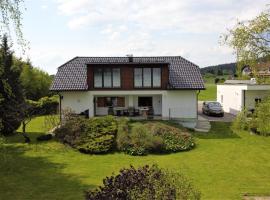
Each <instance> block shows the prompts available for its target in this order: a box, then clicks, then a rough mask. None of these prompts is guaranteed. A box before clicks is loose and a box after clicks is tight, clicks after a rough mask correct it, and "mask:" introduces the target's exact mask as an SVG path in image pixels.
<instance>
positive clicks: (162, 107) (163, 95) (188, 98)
mask: <svg viewBox="0 0 270 200" xmlns="http://www.w3.org/2000/svg"><path fill="white" fill-rule="evenodd" d="M61 95H62V96H63V99H62V102H61V103H62V109H66V108H70V109H71V110H72V111H74V112H75V113H78V114H79V113H81V112H83V111H85V110H87V109H89V116H90V117H92V116H94V97H95V96H125V97H126V98H125V100H126V102H125V106H126V107H128V106H132V105H133V106H134V107H135V108H136V107H137V106H138V96H153V107H154V112H155V114H156V115H159V114H161V115H162V118H164V119H184V120H190V119H192V120H196V119H197V93H196V91H195V90H140V91H136V90H131V91H124V90H122V91H119V90H118V91H78V92H61ZM102 109H103V110H102ZM104 109H106V108H101V109H100V110H99V111H98V112H100V113H101V114H106V113H107V110H106V111H104ZM96 111H97V110H96Z"/></svg>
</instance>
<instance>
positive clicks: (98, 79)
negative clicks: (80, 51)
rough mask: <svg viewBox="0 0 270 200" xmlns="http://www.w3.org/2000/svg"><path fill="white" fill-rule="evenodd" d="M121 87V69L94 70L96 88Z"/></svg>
mask: <svg viewBox="0 0 270 200" xmlns="http://www.w3.org/2000/svg"><path fill="white" fill-rule="evenodd" d="M120 86H121V77H120V68H96V69H95V70H94V87H95V88H119V87H120Z"/></svg>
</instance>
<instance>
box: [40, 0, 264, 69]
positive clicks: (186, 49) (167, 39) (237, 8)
mask: <svg viewBox="0 0 270 200" xmlns="http://www.w3.org/2000/svg"><path fill="white" fill-rule="evenodd" d="M53 1H54V2H56V5H57V8H58V14H59V15H61V16H64V17H66V18H67V20H68V22H67V26H68V27H69V28H70V29H71V30H72V32H71V33H77V34H80V33H84V34H85V33H88V34H89V35H90V34H91V37H93V38H95V37H98V38H101V39H100V41H98V42H96V43H95V44H91V45H90V46H89V44H86V43H85V44H80V45H78V46H69V47H68V48H70V49H72V50H70V51H69V52H67V51H66V49H67V47H63V49H58V50H57V51H56V50H55V51H53V52H52V51H50V50H49V49H50V48H49V47H48V49H46V48H45V50H48V51H50V52H51V53H50V55H47V56H46V57H44V55H42V54H43V51H42V53H41V55H40V56H37V59H36V60H37V61H36V62H39V61H40V62H48V63H49V62H50V63H55V64H58V65H59V64H61V62H65V61H66V60H64V59H68V58H71V57H74V56H80V55H84V56H116V55H117V56H124V55H126V54H128V53H132V54H134V55H135V56H143V55H144V56H150V55H182V56H184V57H186V58H188V59H190V60H191V61H193V62H195V63H196V64H199V65H200V66H207V65H212V64H218V63H223V62H230V61H233V59H234V56H233V55H232V50H231V49H229V48H228V47H226V46H220V45H219V43H218V38H219V35H221V34H222V33H224V32H226V29H227V28H229V27H232V26H233V25H234V24H235V23H236V20H237V19H239V20H248V19H251V18H253V17H254V16H256V15H257V14H258V13H259V12H260V11H262V10H263V9H264V8H265V5H266V4H267V3H268V1H266V0H256V1H254V0H239V1H235V0H218V1H217V0H204V1H198V0H181V1H180V0H167V1H164V0H53ZM89 37H90V36H89ZM94 40H95V39H94ZM45 50H44V54H45V52H46V51H45ZM61 52H63V54H64V55H61ZM56 55H58V56H56ZM56 57H57V59H56ZM46 60H47V61H46ZM59 60H60V61H59Z"/></svg>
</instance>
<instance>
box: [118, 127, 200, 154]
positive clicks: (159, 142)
mask: <svg viewBox="0 0 270 200" xmlns="http://www.w3.org/2000/svg"><path fill="white" fill-rule="evenodd" d="M194 146H195V143H194V139H193V137H192V136H191V135H190V134H189V133H187V132H185V131H182V130H180V129H178V128H174V127H172V126H169V125H165V124H163V123H154V122H148V123H145V124H141V123H134V124H133V125H132V127H131V129H130V130H129V129H128V127H127V126H126V127H125V128H124V129H120V132H118V136H117V147H118V149H119V150H121V151H124V152H125V153H127V154H130V155H146V154H148V153H150V152H152V153H171V152H178V151H183V150H190V149H192V148H193V147H194Z"/></svg>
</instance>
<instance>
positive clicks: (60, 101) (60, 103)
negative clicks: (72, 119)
mask: <svg viewBox="0 0 270 200" xmlns="http://www.w3.org/2000/svg"><path fill="white" fill-rule="evenodd" d="M58 95H59V120H60V124H62V98H63V96H62V95H61V94H60V93H58Z"/></svg>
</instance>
